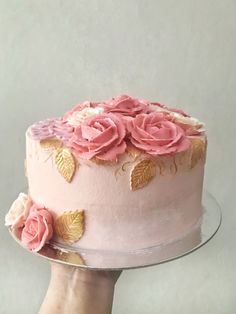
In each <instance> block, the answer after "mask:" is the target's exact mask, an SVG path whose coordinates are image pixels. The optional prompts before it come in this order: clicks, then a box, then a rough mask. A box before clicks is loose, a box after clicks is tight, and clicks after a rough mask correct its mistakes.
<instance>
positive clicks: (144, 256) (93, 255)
mask: <svg viewBox="0 0 236 314" xmlns="http://www.w3.org/2000/svg"><path fill="white" fill-rule="evenodd" d="M221 219H222V217H221V210H220V206H219V204H218V203H217V201H216V199H215V198H214V197H213V196H212V195H211V194H210V193H209V192H207V191H204V193H203V218H202V221H201V223H200V224H198V225H197V226H195V227H194V228H193V229H192V230H191V231H190V232H189V233H188V234H186V236H184V237H183V238H181V239H179V240H177V241H175V242H171V243H167V244H165V245H158V246H153V247H149V248H145V249H142V250H136V251H130V252H120V251H119V252H116V251H101V250H99V251H98V250H89V249H78V250H77V251H74V252H68V251H66V249H65V247H63V246H60V247H59V246H58V245H57V247H55V246H53V243H52V244H48V245H45V246H44V247H43V249H42V250H41V251H39V252H37V253H33V254H36V255H38V256H40V257H43V258H46V259H48V260H50V261H52V262H58V263H62V264H66V265H71V266H77V267H81V268H84V269H94V270H95V269H96V270H123V269H132V268H140V267H146V266H151V265H157V264H160V263H164V262H167V261H170V260H173V259H176V258H179V257H181V256H184V255H186V254H189V253H191V252H193V251H194V250H196V249H198V248H200V247H201V246H202V245H204V244H206V243H207V242H208V241H209V240H210V239H211V238H212V237H213V236H214V235H215V234H216V232H217V230H218V229H219V227H220V224H221ZM9 230H10V229H9ZM10 233H11V235H12V236H13V238H14V239H15V240H16V241H17V242H18V243H19V244H20V245H21V242H20V240H19V239H18V238H17V237H16V236H15V235H13V233H12V232H11V230H10ZM26 250H27V249H26ZM29 252H30V251H29ZM31 253H32V252H31Z"/></svg>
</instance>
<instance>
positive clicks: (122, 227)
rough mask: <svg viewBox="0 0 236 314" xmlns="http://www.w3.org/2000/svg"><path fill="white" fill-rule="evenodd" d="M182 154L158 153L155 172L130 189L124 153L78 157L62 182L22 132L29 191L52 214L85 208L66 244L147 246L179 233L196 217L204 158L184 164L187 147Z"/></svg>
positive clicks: (199, 208) (128, 161)
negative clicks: (107, 158)
mask: <svg viewBox="0 0 236 314" xmlns="http://www.w3.org/2000/svg"><path fill="white" fill-rule="evenodd" d="M185 154H186V156H178V157H179V159H178V158H176V161H175V163H176V165H177V166H176V165H175V164H174V161H173V157H165V158H162V159H163V160H162V164H161V165H160V168H159V167H157V168H158V169H157V174H156V176H155V177H154V178H153V179H152V180H151V181H150V182H149V184H148V185H146V186H145V187H143V188H141V189H138V190H136V191H131V190H130V187H129V180H130V170H131V169H132V167H133V166H134V165H135V164H137V163H138V160H136V161H134V158H133V157H131V156H129V155H128V154H125V155H124V156H122V158H121V160H120V161H119V162H118V163H115V164H111V165H106V164H105V165H102V164H96V163H95V162H92V161H85V160H81V159H79V160H78V164H79V166H78V167H79V169H78V171H77V172H76V173H75V176H74V178H73V180H72V182H71V183H69V184H68V183H67V182H66V181H65V180H64V179H63V178H62V177H61V175H60V174H59V173H58V171H57V169H56V167H55V164H54V162H53V159H52V156H51V155H52V152H51V151H47V150H46V151H45V150H44V149H42V148H41V146H40V143H39V142H38V141H35V140H33V139H31V138H30V137H29V136H27V175H28V180H29V194H30V196H31V198H32V200H33V201H34V202H36V203H38V204H41V205H43V206H45V207H46V208H50V210H51V212H52V213H53V216H54V218H56V217H57V216H58V215H60V214H61V213H63V212H64V211H65V210H71V211H74V210H78V209H80V210H84V211H85V217H86V218H85V230H84V234H83V236H82V237H81V239H80V240H79V241H78V242H76V243H74V244H72V245H71V246H72V247H80V248H88V249H104V250H135V249H141V248H146V247H151V246H154V245H158V244H161V243H166V242H169V241H173V240H176V239H178V238H180V237H182V236H184V235H185V234H186V233H187V232H188V231H190V229H191V228H192V227H193V226H194V225H195V224H196V223H198V221H199V219H200V218H201V215H202V205H201V198H202V183H203V175H204V160H203V159H201V160H200V161H199V162H198V163H197V165H196V166H195V167H193V168H192V169H189V163H190V155H191V153H190V151H189V152H187V153H185ZM141 158H142V157H141ZM175 167H176V168H177V169H175ZM160 169H161V172H162V174H160ZM175 172H176V173H175ZM54 240H55V241H58V242H60V239H59V238H55V239H54ZM62 243H63V241H62Z"/></svg>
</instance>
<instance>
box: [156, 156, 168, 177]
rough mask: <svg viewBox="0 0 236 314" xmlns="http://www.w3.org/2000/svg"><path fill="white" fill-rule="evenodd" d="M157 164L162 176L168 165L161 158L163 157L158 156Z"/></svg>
mask: <svg viewBox="0 0 236 314" xmlns="http://www.w3.org/2000/svg"><path fill="white" fill-rule="evenodd" d="M156 163H157V166H158V168H159V173H160V175H161V176H164V175H165V170H166V165H165V162H164V161H163V160H161V158H160V157H159V158H157V160H156Z"/></svg>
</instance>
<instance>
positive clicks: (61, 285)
mask: <svg viewBox="0 0 236 314" xmlns="http://www.w3.org/2000/svg"><path fill="white" fill-rule="evenodd" d="M117 276H118V275H117ZM114 285H115V280H114V278H113V280H111V275H110V274H109V273H108V272H99V271H89V270H81V269H79V268H74V267H68V268H67V269H66V271H65V266H63V267H62V266H61V265H54V266H53V267H52V274H51V280H50V284H49V287H48V291H47V294H46V296H45V299H44V302H43V304H42V306H41V309H40V311H39V314H48V313H50V314H64V313H65V314H66V313H71V314H77V313H78V314H90V313H91V314H94V313H96V314H110V313H111V310H112V301H113V293H114Z"/></svg>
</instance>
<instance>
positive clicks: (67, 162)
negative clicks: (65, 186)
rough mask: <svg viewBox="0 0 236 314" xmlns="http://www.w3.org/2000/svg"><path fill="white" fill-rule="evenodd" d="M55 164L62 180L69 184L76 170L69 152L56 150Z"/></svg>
mask: <svg viewBox="0 0 236 314" xmlns="http://www.w3.org/2000/svg"><path fill="white" fill-rule="evenodd" d="M55 163H56V167H57V170H58V172H59V173H60V174H61V175H62V176H63V178H64V179H65V180H66V181H67V182H71V180H72V178H73V176H74V174H75V170H76V162H75V159H74V156H73V155H72V154H71V152H70V151H69V150H68V149H67V148H58V149H57V151H56V154H55Z"/></svg>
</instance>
